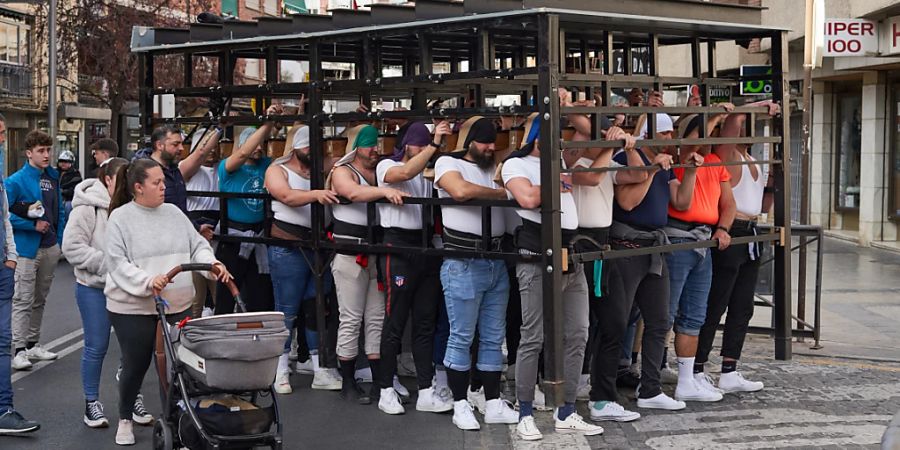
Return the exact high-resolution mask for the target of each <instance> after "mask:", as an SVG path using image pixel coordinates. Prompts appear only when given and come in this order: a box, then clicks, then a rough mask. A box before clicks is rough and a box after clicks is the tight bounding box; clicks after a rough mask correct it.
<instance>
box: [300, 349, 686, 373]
mask: <svg viewBox="0 0 900 450" xmlns="http://www.w3.org/2000/svg"><path fill="white" fill-rule="evenodd" d="M309 359H311V360H312V363H313V370H314V371H316V372H318V371H319V370H321V368H320V367H319V354H318V353H313V354H310V355H309ZM691 364H693V363H691Z"/></svg>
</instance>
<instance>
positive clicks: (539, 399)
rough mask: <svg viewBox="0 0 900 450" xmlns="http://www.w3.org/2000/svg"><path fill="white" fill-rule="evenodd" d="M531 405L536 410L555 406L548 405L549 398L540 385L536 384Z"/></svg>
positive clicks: (544, 409)
mask: <svg viewBox="0 0 900 450" xmlns="http://www.w3.org/2000/svg"><path fill="white" fill-rule="evenodd" d="M531 407H532V408H534V409H535V410H536V411H552V410H553V408H551V407H549V406H547V398H546V397H545V396H544V391H542V390H541V388H540V387H538V385H534V401H533V402H531Z"/></svg>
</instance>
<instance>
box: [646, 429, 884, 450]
mask: <svg viewBox="0 0 900 450" xmlns="http://www.w3.org/2000/svg"><path fill="white" fill-rule="evenodd" d="M884 429H885V427H884V426H883V425H856V426H838V427H822V426H820V425H809V426H800V427H780V428H773V429H740V428H734V429H730V430H727V431H720V432H715V433H690V434H678V435H669V436H660V437H655V438H651V439H648V440H647V442H646V443H647V445H649V446H650V447H652V448H654V449H660V450H662V449H666V450H668V449H678V450H695V449H696V450H702V449H709V448H727V449H729V450H743V449H757V448H797V447H806V446H825V445H829V446H832V445H871V444H877V443H879V442H881V435H882V433H884Z"/></svg>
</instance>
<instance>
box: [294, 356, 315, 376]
mask: <svg viewBox="0 0 900 450" xmlns="http://www.w3.org/2000/svg"><path fill="white" fill-rule="evenodd" d="M288 358H290V356H289V357H288ZM294 372H297V373H299V374H301V375H312V374H313V373H315V368H314V367H313V362H312V359H307V360H306V361H303V362H300V361H297V362H296V363H295V364H294Z"/></svg>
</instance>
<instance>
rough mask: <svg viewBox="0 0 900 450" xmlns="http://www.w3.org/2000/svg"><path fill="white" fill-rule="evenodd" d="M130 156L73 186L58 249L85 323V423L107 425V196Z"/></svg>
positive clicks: (138, 409)
mask: <svg viewBox="0 0 900 450" xmlns="http://www.w3.org/2000/svg"><path fill="white" fill-rule="evenodd" d="M127 165H128V160H126V159H123V158H112V159H110V160H109V162H108V163H106V164H105V165H104V166H103V167H101V168H100V169H99V171H98V173H97V178H88V179H87V180H84V181H83V182H81V183H79V184H78V185H77V186H75V193H74V198H73V199H72V213H71V214H70V215H69V220H68V222H67V224H66V230H65V232H64V234H63V245H62V252H63V255H65V256H66V259H67V260H68V261H69V264H71V265H72V266H73V267H74V269H75V300H76V302H77V303H78V311H79V312H80V313H81V326H82V328H83V329H84V351H83V352H82V354H81V382H82V385H83V387H84V399H85V408H84V423H85V424H86V425H87V426H89V427H91V428H105V427H107V426H109V421H108V420H107V418H106V415H105V414H104V413H103V405H102V404H101V403H100V399H99V397H100V373H101V371H102V369H103V358H104V357H106V350H107V349H108V348H109V329H110V324H109V314H108V313H107V312H106V296H104V295H103V288H104V287H105V286H106V267H105V266H104V264H103V260H104V259H105V258H106V253H105V248H106V245H105V244H106V222H107V219H108V216H109V200H110V198H111V197H112V192H113V189H115V186H116V171H118V170H119V169H120V168H122V167H124V166H127ZM139 403H140V404H136V405H135V412H134V419H135V420H136V421H139V422H142V423H143V422H145V423H148V424H149V423H150V422H152V420H153V417H152V416H148V415H147V414H146V411H145V410H144V407H143V403H142V402H139Z"/></svg>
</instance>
